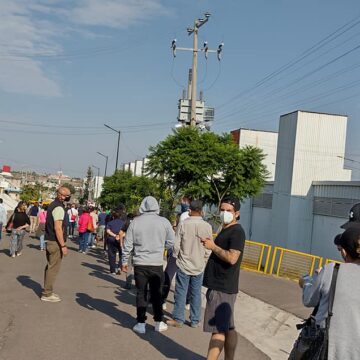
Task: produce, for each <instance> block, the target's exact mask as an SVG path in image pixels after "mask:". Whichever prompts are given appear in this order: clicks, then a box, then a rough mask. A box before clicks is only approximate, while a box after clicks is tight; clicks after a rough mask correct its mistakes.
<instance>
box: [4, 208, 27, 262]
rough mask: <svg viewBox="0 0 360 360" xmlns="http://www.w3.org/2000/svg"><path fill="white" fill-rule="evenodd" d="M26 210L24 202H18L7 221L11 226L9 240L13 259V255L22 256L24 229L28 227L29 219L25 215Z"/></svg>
mask: <svg viewBox="0 0 360 360" xmlns="http://www.w3.org/2000/svg"><path fill="white" fill-rule="evenodd" d="M26 209H27V206H26V203H25V201H20V202H19V204H18V205H17V207H16V208H15V210H14V213H13V215H12V217H11V218H10V219H9V221H12V224H13V228H12V232H11V238H10V256H11V257H12V258H14V257H15V255H16V256H20V255H21V254H22V248H23V239H24V236H25V229H26V228H27V227H28V226H29V225H30V219H29V217H28V215H27V214H26Z"/></svg>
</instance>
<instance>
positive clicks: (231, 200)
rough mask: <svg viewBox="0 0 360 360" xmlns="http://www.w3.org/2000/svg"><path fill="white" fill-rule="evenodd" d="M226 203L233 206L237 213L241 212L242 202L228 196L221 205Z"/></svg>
mask: <svg viewBox="0 0 360 360" xmlns="http://www.w3.org/2000/svg"><path fill="white" fill-rule="evenodd" d="M223 203H226V204H230V205H232V206H233V208H234V210H235V211H239V210H240V201H239V199H238V198H236V197H235V196H226V197H224V198H223V199H222V200H221V204H223Z"/></svg>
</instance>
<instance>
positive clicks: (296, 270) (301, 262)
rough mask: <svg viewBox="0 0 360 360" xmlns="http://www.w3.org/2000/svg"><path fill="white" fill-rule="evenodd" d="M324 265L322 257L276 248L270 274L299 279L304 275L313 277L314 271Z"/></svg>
mask: <svg viewBox="0 0 360 360" xmlns="http://www.w3.org/2000/svg"><path fill="white" fill-rule="evenodd" d="M322 263H323V258H322V257H320V256H316V255H311V254H307V253H303V252H300V251H294V250H288V249H284V248H280V247H275V248H274V251H273V256H272V260H271V266H270V271H269V274H275V275H277V276H281V277H286V278H290V279H298V278H299V277H300V276H302V275H304V274H309V275H310V276H312V275H313V273H314V270H315V269H317V268H320V267H321V266H322Z"/></svg>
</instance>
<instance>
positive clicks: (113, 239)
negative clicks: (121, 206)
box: [106, 210, 125, 275]
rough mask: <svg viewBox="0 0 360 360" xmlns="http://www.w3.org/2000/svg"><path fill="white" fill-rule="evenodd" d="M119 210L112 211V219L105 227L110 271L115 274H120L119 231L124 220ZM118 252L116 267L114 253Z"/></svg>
mask: <svg viewBox="0 0 360 360" xmlns="http://www.w3.org/2000/svg"><path fill="white" fill-rule="evenodd" d="M122 217H123V216H122V214H121V213H120V211H118V210H117V211H114V212H113V214H112V218H113V220H111V221H110V222H109V223H108V224H107V227H106V233H107V236H108V237H107V245H108V258H109V265H110V273H111V274H113V275H115V274H116V271H117V274H118V275H120V274H121V271H120V269H121V255H122V251H121V242H120V231H121V229H122V228H123V226H124V224H125V221H124V220H123V218H122ZM117 253H119V265H118V267H116V254H117Z"/></svg>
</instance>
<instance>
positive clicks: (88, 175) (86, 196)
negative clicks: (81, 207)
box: [80, 166, 93, 204]
mask: <svg viewBox="0 0 360 360" xmlns="http://www.w3.org/2000/svg"><path fill="white" fill-rule="evenodd" d="M92 176H93V173H92V170H91V167H90V166H89V167H88V169H87V173H86V181H85V186H84V193H83V196H82V197H81V199H80V204H85V203H86V202H87V201H88V200H90V199H89V195H90V191H89V187H90V184H91V179H92Z"/></svg>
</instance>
